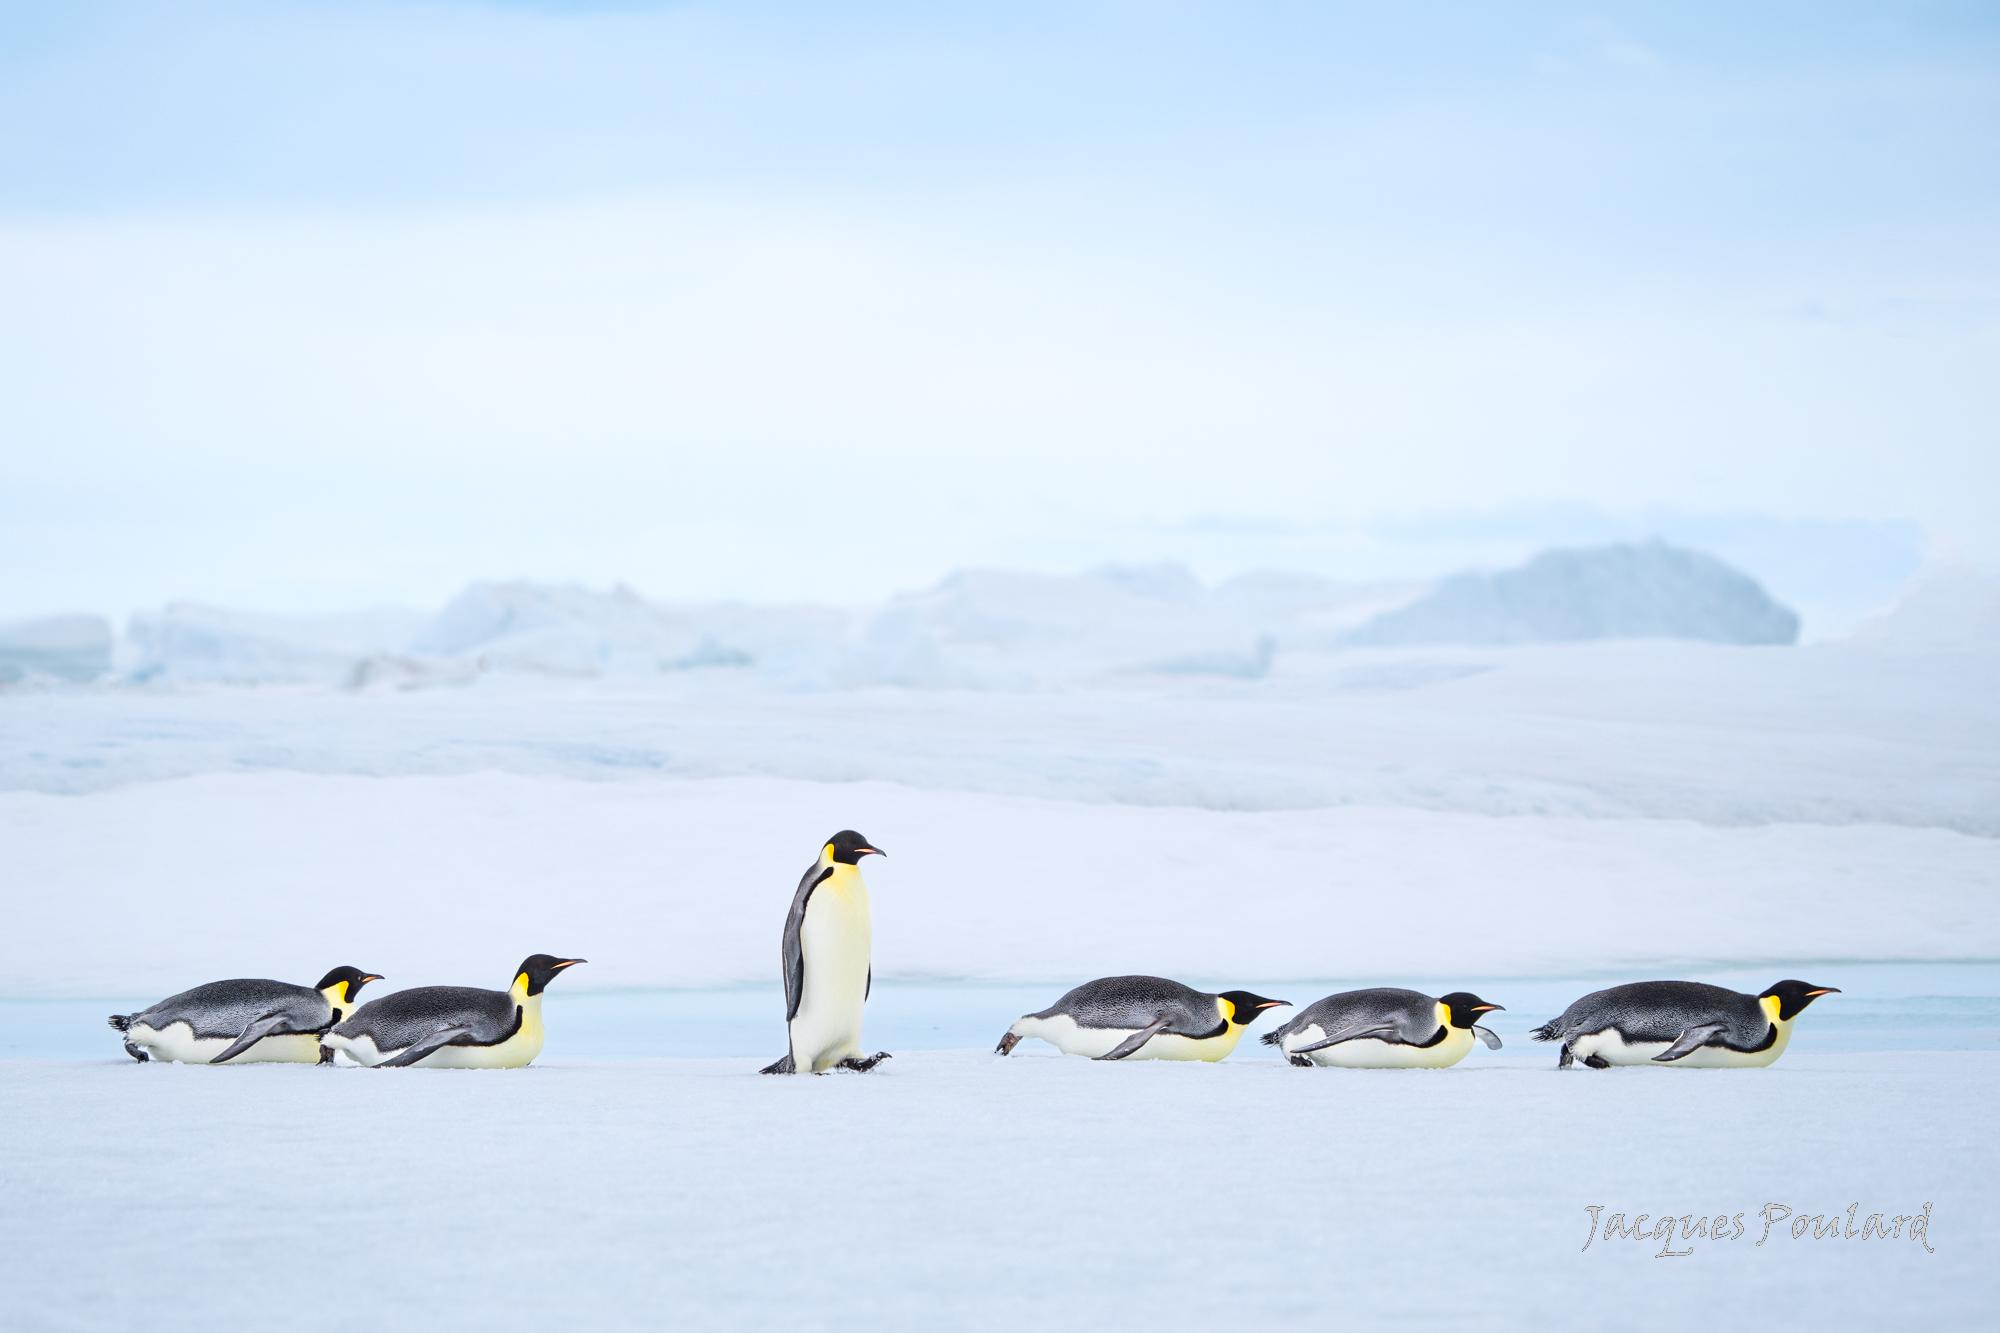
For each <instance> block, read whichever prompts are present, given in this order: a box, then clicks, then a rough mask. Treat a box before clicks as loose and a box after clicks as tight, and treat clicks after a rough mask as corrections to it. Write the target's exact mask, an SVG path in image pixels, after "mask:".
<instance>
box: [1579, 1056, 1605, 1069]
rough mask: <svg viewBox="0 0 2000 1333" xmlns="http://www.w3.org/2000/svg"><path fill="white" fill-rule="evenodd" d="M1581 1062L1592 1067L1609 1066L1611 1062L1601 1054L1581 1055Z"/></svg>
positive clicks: (1603, 1067)
mask: <svg viewBox="0 0 2000 1333" xmlns="http://www.w3.org/2000/svg"><path fill="white" fill-rule="evenodd" d="M1583 1063H1584V1064H1585V1065H1587V1066H1588V1067H1590V1068H1592V1069H1609V1068H1611V1062H1610V1061H1609V1060H1607V1059H1605V1058H1604V1057H1603V1056H1601V1055H1586V1056H1584V1057H1583Z"/></svg>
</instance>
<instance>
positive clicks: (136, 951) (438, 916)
mask: <svg viewBox="0 0 2000 1333" xmlns="http://www.w3.org/2000/svg"><path fill="white" fill-rule="evenodd" d="M847 826H852V827H855V828H858V829H860V830H861V831H862V832H863V833H865V834H867V835H868V836H869V837H871V838H873V839H875V840H876V842H877V843H878V845H880V846H881V847H883V848H885V849H886V850H887V851H888V853H889V855H888V857H887V858H886V859H884V860H882V861H873V860H871V861H870V863H869V866H868V879H869V883H870V885H871V887H872V897H873V899H874V907H875V969H876V975H877V977H878V978H884V977H888V978H900V977H968V978H984V979H993V980H1019V981H1038V982H1044V981H1045V982H1057V981H1060V982H1062V983H1063V984H1064V985H1068V984H1074V983H1075V982H1077V981H1082V980H1085V979H1087V978H1089V977H1093V976H1103V975H1108V974H1113V973H1120V972H1152V973H1162V974H1165V975H1169V976H1182V977H1185V978H1187V979H1190V980H1205V981H1207V982H1209V983H1211V984H1214V985H1216V986H1218V987H1226V986H1242V987H1246V988H1248V989H1252V990H1258V989H1261V986H1262V984H1263V983H1265V982H1268V981H1271V980H1274V979H1279V978H1286V977H1340V976H1346V975H1355V974H1360V975H1366V976H1371V977H1379V976H1383V975H1391V976H1393V975H1396V974H1397V973H1399V972H1407V973H1408V974H1411V975H1421V976H1426V977H1437V976H1442V977H1449V976H1450V975H1451V974H1452V973H1454V972H1461V973H1464V974H1468V975H1481V976H1492V975H1509V974H1521V973H1533V972H1551V973H1557V974H1573V973H1575V972H1578V971H1592V970H1602V969H1607V968H1609V969H1615V968H1618V967H1621V966H1627V967H1631V968H1638V969H1641V970H1649V969H1651V968H1652V967H1655V966H1659V965H1665V964H1668V963H1679V964H1682V965H1700V964H1706V965H1711V966H1714V965H1721V964H1725V963H1729V962H1744V963H1748V962H1759V961H1763V960H1778V959H1839V958H1882V959H1910V958H1968V957H1970V958H2000V912H1996V911H1995V910H1994V903H1995V898H1996V893H2000V856H1996V853H1995V847H1996V844H1995V842H1994V841H1993V840H1992V839H1991V838H1986V837H1978V836H1973V835H1970V834H1966V833H1961V832H1957V831H1954V830H1950V829H1940V828H1909V827H1894V826H1882V825H1857V826H1812V825H1799V824H1779V825H1769V826H1763V827H1747V828H1732V827H1715V826H1706V825H1701V824H1696V823H1692V822H1688V821H1683V820H1617V819H1598V820H1575V819H1561V818H1549V817H1544V816H1519V817H1512V818H1500V817H1494V816H1490V815H1474V814H1464V813H1449V812H1438V811H1427V810H1411V809H1393V808H1385V807H1379V806H1341V807H1334V808H1327V809H1317V810H1293V811H1218V810H1199V809H1187V808H1171V807H1141V806H1125V805H1107V804H1085V803H1081V802H1071V801H1050V800H1043V799H1036V798H1028V797H1007V796H989V795H981V794H968V793H961V792H950V791H935V792H934V791H922V790H917V789H913V788H910V787H904V786H899V785H894V784H889V783H879V782H859V783H843V784H837V785H833V784H824V783H810V782H798V781H787V780H778V779H768V778H759V779H718V780H705V781H689V782H657V781H628V782H595V783H586V782H575V781H570V780H566V779H559V778H546V777H523V776H518V775H510V774H498V773H484V774H467V775H460V776H450V777H411V778H396V779H387V780H385V779H380V778H365V777H353V776H323V775H312V774H297V773H227V774H210V775H207V776H203V777H198V778H189V779H184V780H180V781H174V782H164V783H146V784H139V785H134V786H128V787H121V788H117V789H114V790H111V791H105V792H99V793H96V794H93V795H90V796H86V797H82V798H76V797H64V796H50V795H45V794H42V793H32V792H28V793H24V792H8V793H0V844H4V845H5V846H6V847H7V848H8V860H9V867H8V872H9V876H10V878H11V879H12V880H13V882H14V883H15V884H16V885H17V886H18V892H16V893H14V894H13V895H11V896H12V898H13V901H14V907H13V911H12V915H13V920H14V929H15V930H16V931H18V937H19V938H26V939H32V940H34V941H35V947H34V948H33V949H30V950H17V951H16V954H15V956H14V957H13V958H12V959H10V961H9V965H8V975H7V991H8V993H9V994H26V995H44V994H115V995H121V996H123V995H134V996H139V997H144V998H155V999H156V998H158V997H159V996H160V995H166V994H170V993H172V992H173V991H176V990H179V989H182V988H183V987H185V986H188V985H192V984H194V983H196V982H199V981H206V980H212V979H214V978H215V977H220V976H238V975H244V974H245V973H246V972H248V973H250V974H252V975H275V976H279V977H304V978H305V979H306V980H308V981H310V980H311V979H312V978H313V977H317V976H318V975H320V974H321V973H322V972H324V971H325V970H326V969H327V968H329V967H333V966H336V965H339V964H352V965H354V966H356V967H363V968H367V969H368V970H370V971H374V972H380V973H382V974H383V975H384V976H386V977H388V978H389V979H390V980H389V983H387V984H386V986H385V989H386V988H389V987H394V986H403V985H416V984H426V983H436V982H451V983H461V984H486V985H499V984H502V983H503V982H504V981H505V979H506V976H507V973H508V969H510V968H512V967H513V966H514V964H515V963H517V962H518V961H519V960H520V959H521V958H522V957H523V956H525V955H526V954H528V953H532V952H536V951H542V952H549V953H556V954H562V955H566V956H581V957H585V958H589V959H590V960H591V964H590V969H589V972H588V974H587V975H580V976H579V977H578V978H577V981H578V982H579V983H581V984H584V985H587V986H589V987H591V988H593V989H596V988H603V987H624V986H650V985H669V986H704V985H716V984H723V983H731V982H745V981H756V982H767V981H769V980H770V979H771V978H772V977H773V976H775V974H776V968H777V942H778V935H779V927H780V924H781V923H782V921H783V919H784V913H785V908H786V906H787V905H788V904H789V902H790V898H791V892H792V889H793V888H794V886H795V885H796V884H797V881H798V875H799V872H800V871H801V870H802V869H803V868H804V866H805V865H806V864H808V863H809V862H810V861H811V859H812V857H813V854H814V853H815V851H816V850H817V846H818V842H819V840H820V839H822V838H824V837H825V836H826V835H827V834H830V833H832V832H833V831H834V830H835V829H838V828H842V827H847ZM1885 905H1887V906H1886V907H1885ZM1771 979H1772V980H1775V979H1776V977H1775V976H1774V977H1772V978H1771ZM1835 984H1838V983H1835ZM1058 989H1060V987H1059V988H1058ZM1009 1017H1011V1015H1010V1016H1009Z"/></svg>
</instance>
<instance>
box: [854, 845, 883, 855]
mask: <svg viewBox="0 0 2000 1333" xmlns="http://www.w3.org/2000/svg"><path fill="white" fill-rule="evenodd" d="M854 854H855V855H856V856H887V855H888V854H889V853H887V852H885V851H883V850H882V849H881V848H880V847H856V848H855V849H854Z"/></svg>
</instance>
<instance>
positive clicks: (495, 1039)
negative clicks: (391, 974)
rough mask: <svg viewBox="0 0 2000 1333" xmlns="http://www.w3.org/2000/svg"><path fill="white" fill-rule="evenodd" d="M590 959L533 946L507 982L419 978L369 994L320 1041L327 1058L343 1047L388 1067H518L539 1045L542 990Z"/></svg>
mask: <svg viewBox="0 0 2000 1333" xmlns="http://www.w3.org/2000/svg"><path fill="white" fill-rule="evenodd" d="M583 961H585V960H584V959H581V958H557V957H555V956H554V955H552V954H545V953H536V954H529V955H528V956H527V957H526V958H525V959H523V960H522V961H521V965H520V966H519V967H517V968H515V969H514V981H513V984H512V985H510V986H509V987H508V988H507V989H506V990H480V989H478V988H477V987H474V986H414V987H412V988H410V989H409V990H400V991H397V992H395V993H394V994H393V995H384V996H383V997H382V998H381V999H379V1000H370V1001H369V1002H368V1003H367V1004H364V1005H362V1006H361V1007H360V1008H359V1009H357V1010H355V1011H354V1015H353V1017H351V1018H349V1019H347V1020H346V1021H345V1022H343V1023H339V1024H337V1025H335V1027H334V1029H333V1031H331V1032H329V1033H327V1034H326V1036H325V1038H324V1039H322V1041H321V1043H320V1058H321V1062H322V1063H329V1064H330V1063H332V1061H333V1059H334V1057H335V1056H336V1055H344V1056H346V1057H347V1058H348V1059H350V1060H352V1061H353V1062H354V1063H355V1064H358V1065H371V1066H378V1067H381V1068H385V1069H399V1068H408V1067H410V1066H416V1065H421V1066H423V1067H425V1068H428V1069H519V1068H520V1067H521V1066H523V1065H525V1064H527V1063H528V1062H529V1061H531V1060H533V1059H534V1058H535V1057H536V1056H538V1055H540V1054H541V1053H542V992H543V990H545V989H547V987H548V984H549V982H550V981H552V980H554V978H555V976H556V974H557V973H559V972H561V971H563V970H564V969H565V968H571V967H575V966H576V965H577V964H578V963H581V962H583Z"/></svg>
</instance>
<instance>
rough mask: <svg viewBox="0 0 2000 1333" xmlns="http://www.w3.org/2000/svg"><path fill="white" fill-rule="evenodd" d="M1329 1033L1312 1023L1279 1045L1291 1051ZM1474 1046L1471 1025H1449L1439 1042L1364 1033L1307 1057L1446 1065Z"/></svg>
mask: <svg viewBox="0 0 2000 1333" xmlns="http://www.w3.org/2000/svg"><path fill="white" fill-rule="evenodd" d="M1325 1036H1326V1031H1325V1029H1323V1028H1321V1027H1320V1025H1319V1024H1317V1023H1311V1024H1308V1025H1307V1026H1305V1027H1303V1028H1300V1029H1299V1030H1298V1031H1296V1032H1287V1033H1286V1034H1285V1036H1284V1039H1283V1040H1282V1041H1281V1042H1279V1048H1280V1049H1282V1050H1283V1051H1284V1052H1285V1053H1286V1054H1287V1055H1289V1054H1291V1053H1292V1051H1293V1049H1294V1048H1296V1047H1299V1046H1310V1045H1312V1044H1313V1043H1314V1042H1316V1041H1319V1040H1320V1039H1321V1038H1323V1037H1325ZM1471 1049H1472V1029H1471V1028H1446V1029H1445V1034H1444V1040H1443V1041H1440V1042H1439V1043H1437V1045H1435V1046H1405V1045H1403V1044H1401V1043H1398V1042H1390V1041H1378V1040H1376V1039H1375V1038H1373V1037H1362V1038H1358V1039H1356V1040H1354V1041H1343V1042H1341V1043H1340V1045H1338V1046H1329V1047H1327V1048H1326V1049H1325V1050H1322V1051H1309V1052H1307V1053H1306V1059H1308V1060H1310V1061H1312V1062H1313V1063H1314V1064H1316V1065H1326V1066H1332V1067H1335V1068H1340V1069H1446V1068H1449V1067H1450V1066H1452V1065H1455V1064H1457V1063H1458V1062H1459V1061H1460V1060H1463V1059H1464V1058H1465V1053H1466V1052H1467V1051H1469V1050H1471Z"/></svg>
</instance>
